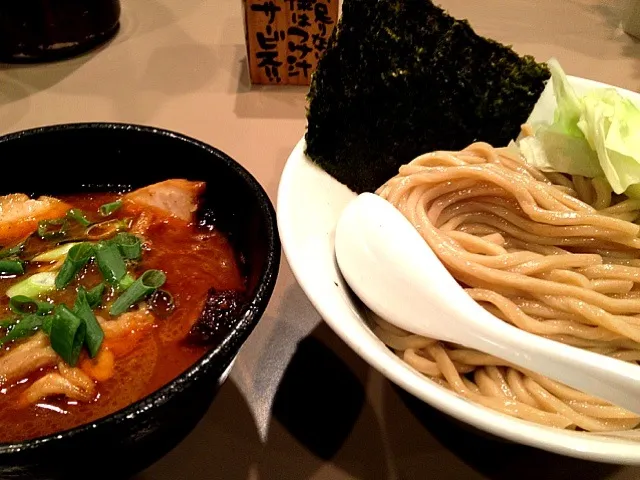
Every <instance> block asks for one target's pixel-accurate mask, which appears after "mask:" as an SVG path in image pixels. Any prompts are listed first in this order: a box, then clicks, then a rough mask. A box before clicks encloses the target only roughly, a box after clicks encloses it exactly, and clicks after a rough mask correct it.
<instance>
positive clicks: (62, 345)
mask: <svg viewBox="0 0 640 480" xmlns="http://www.w3.org/2000/svg"><path fill="white" fill-rule="evenodd" d="M86 331H87V326H86V325H85V322H84V320H83V319H82V318H80V317H78V316H77V315H76V314H75V313H73V312H72V311H71V310H69V309H68V308H67V306H66V305H58V306H56V308H55V310H54V317H53V321H52V323H51V334H50V335H49V338H50V339H51V347H52V348H53V350H54V351H55V352H56V353H57V354H58V355H60V357H62V359H63V360H64V361H65V362H66V363H67V364H68V365H70V366H72V367H75V365H76V363H78V358H79V357H80V351H81V350H82V345H83V344H84V339H85V335H86Z"/></svg>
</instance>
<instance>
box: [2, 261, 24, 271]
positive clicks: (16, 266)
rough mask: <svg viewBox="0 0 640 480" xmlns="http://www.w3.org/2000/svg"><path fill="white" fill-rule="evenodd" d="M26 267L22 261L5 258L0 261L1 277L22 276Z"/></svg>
mask: <svg viewBox="0 0 640 480" xmlns="http://www.w3.org/2000/svg"><path fill="white" fill-rule="evenodd" d="M23 273H24V265H23V264H22V262H21V261H20V260H17V259H11V258H5V259H2V260H0V275H22V274H23Z"/></svg>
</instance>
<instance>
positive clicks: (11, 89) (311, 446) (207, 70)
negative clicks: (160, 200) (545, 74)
mask: <svg viewBox="0 0 640 480" xmlns="http://www.w3.org/2000/svg"><path fill="white" fill-rule="evenodd" d="M624 2H625V0H609V1H604V0H442V2H441V3H442V4H443V5H444V6H445V7H446V8H448V9H449V10H450V12H451V13H453V14H454V15H456V16H459V17H467V18H468V19H469V20H470V21H471V22H472V24H473V25H474V26H475V27H476V29H477V31H478V32H480V33H481V34H485V35H488V36H491V37H493V38H495V39H498V40H500V41H503V42H505V43H509V44H512V45H513V46H514V47H515V48H516V50H517V51H519V52H521V53H530V54H533V55H535V56H536V57H537V58H538V59H540V60H546V59H547V58H549V57H550V56H556V57H557V58H559V59H560V61H561V62H562V64H563V66H564V67H565V69H566V70H567V71H568V72H569V73H571V74H573V75H578V76H585V77H589V78H593V79H596V80H600V81H603V82H608V83H613V84H617V85H620V86H622V87H625V88H628V89H634V90H638V89H639V88H640V42H638V41H634V40H632V39H631V38H629V37H628V36H626V35H625V34H624V33H623V32H621V30H620V28H619V18H620V10H621V6H622V5H623V4H624ZM123 4H124V5H123V16H122V30H121V32H120V33H119V35H118V36H117V38H116V39H115V40H114V41H113V42H112V43H111V44H109V45H108V46H107V47H106V48H103V49H101V50H99V51H97V52H93V53H91V54H88V55H85V56H83V57H80V58H76V59H73V60H69V61H65V62H60V63H55V64H48V65H39V66H8V65H0V133H7V132H11V131H15V130H20V129H23V128H28V127H35V126H39V125H47V124H54V123H63V122H77V121H122V122H134V123H142V124H151V125H155V126H159V127H164V128H169V129H174V130H177V131H180V132H183V133H186V134H188V135H191V136H194V137H196V138H199V139H201V140H204V141H206V142H208V143H210V144H211V145H214V146H216V147H218V148H220V149H222V150H224V151H226V152H227V153H228V154H230V155H231V156H233V157H235V158H236V159H237V160H238V161H240V162H241V163H242V164H243V165H244V166H246V167H247V168H248V169H249V170H250V171H251V172H252V173H253V174H254V175H255V176H256V177H257V178H258V180H259V181H260V182H262V184H263V185H264V186H265V188H266V189H267V191H268V192H269V194H270V195H271V197H272V199H273V200H274V201H275V199H276V192H277V186H278V180H279V177H280V173H281V171H282V168H283V166H284V163H285V161H286V159H287V156H288V154H289V152H290V150H291V149H292V147H293V146H294V145H295V143H296V142H297V140H298V139H299V138H300V136H301V135H302V134H303V132H304V128H305V120H304V96H305V93H306V90H305V88H298V87H296V88H291V87H288V88H287V87H285V88H283V87H280V88H264V87H263V88H256V87H251V85H250V84H249V82H248V73H247V68H246V64H245V47H244V40H243V29H242V18H241V1H240V0H123ZM2 161H7V159H3V160H2ZM301 387H302V388H301ZM639 448H640V447H639ZM114 460H115V461H117V459H114ZM569 477H570V478H576V479H584V480H590V479H603V478H610V479H638V478H640V468H631V467H617V466H611V465H602V464H592V463H588V462H583V461H577V460H572V459H567V458H562V457H559V456H555V455H551V454H547V453H544V452H540V451H537V450H533V449H528V448H524V447H520V446H515V445H510V444H506V443H502V442H499V441H496V440H493V439H488V438H485V437H483V436H482V435H480V434H478V433H477V432H473V431H470V430H469V429H467V428H466V427H461V426H460V425H458V424H456V423H454V422H452V421H451V420H450V419H449V418H447V417H444V416H443V415H441V414H439V413H438V412H435V411H434V410H432V409H430V408H429V407H427V406H425V405H424V404H420V403H419V402H416V401H415V399H412V398H411V397H409V396H407V395H406V394H402V393H401V392H400V391H399V390H398V389H397V388H395V387H393V386H391V385H390V383H389V382H387V381H386V380H385V379H384V378H382V377H381V376H380V375H379V374H378V373H376V372H374V371H372V370H371V369H370V368H369V367H368V365H366V364H365V363H364V362H363V361H362V360H360V359H359V358H358V357H357V356H356V355H355V354H354V353H353V352H351V351H350V350H349V349H348V348H346V346H345V345H344V344H343V343H342V342H341V341H340V340H339V339H338V338H337V337H336V336H335V335H334V334H333V333H332V332H331V331H330V330H329V329H328V327H326V325H324V324H323V323H322V322H321V320H320V318H319V316H318V314H317V313H316V312H315V311H314V310H313V308H312V307H311V305H310V303H309V302H308V301H307V299H306V298H305V296H304V294H303V293H302V291H301V289H300V288H299V287H298V285H297V284H296V282H295V280H294V279H293V277H292V274H291V272H290V270H289V268H288V266H287V265H286V262H284V261H283V265H282V269H281V273H280V279H279V283H278V286H277V287H276V291H275V294H274V297H273V300H272V302H271V304H270V306H269V308H268V310H267V312H266V315H265V317H264V318H263V320H262V321H261V323H260V324H259V325H258V327H257V328H256V330H255V332H254V334H253V335H252V337H251V338H250V340H249V341H248V343H247V344H246V345H245V347H244V349H243V350H242V352H241V354H240V355H239V357H238V359H237V362H236V364H235V366H234V369H233V371H232V374H231V378H230V380H229V381H228V382H227V383H226V384H225V385H224V386H223V388H222V390H221V391H220V394H219V395H218V397H217V399H216V400H215V402H214V403H213V405H212V406H211V409H210V410H209V412H208V414H207V415H206V417H205V418H204V420H203V421H202V422H201V423H200V424H199V425H198V427H197V428H196V429H195V430H194V432H193V433H192V434H191V435H190V436H189V437H188V438H187V439H186V440H185V441H184V442H183V443H182V444H181V445H180V446H179V447H177V448H176V449H175V450H174V451H172V452H171V453H170V454H169V455H167V456H166V457H165V458H164V459H162V460H161V461H159V462H158V463H156V464H155V465H153V466H152V467H150V468H149V469H148V470H146V471H145V472H143V473H141V474H140V475H139V476H138V477H136V478H137V480H164V479H167V480H168V479H195V480H200V479H230V480H234V479H248V478H251V479H274V480H276V479H294V480H297V479H307V478H309V479H337V480H340V479H347V478H358V479H381V480H383V479H414V478H417V479H420V478H433V479H479V478H491V479H498V478H499V479H511V478H513V479H525V478H526V479H528V478H532V479H533V478H535V479H561V478H562V479H565V478H569Z"/></svg>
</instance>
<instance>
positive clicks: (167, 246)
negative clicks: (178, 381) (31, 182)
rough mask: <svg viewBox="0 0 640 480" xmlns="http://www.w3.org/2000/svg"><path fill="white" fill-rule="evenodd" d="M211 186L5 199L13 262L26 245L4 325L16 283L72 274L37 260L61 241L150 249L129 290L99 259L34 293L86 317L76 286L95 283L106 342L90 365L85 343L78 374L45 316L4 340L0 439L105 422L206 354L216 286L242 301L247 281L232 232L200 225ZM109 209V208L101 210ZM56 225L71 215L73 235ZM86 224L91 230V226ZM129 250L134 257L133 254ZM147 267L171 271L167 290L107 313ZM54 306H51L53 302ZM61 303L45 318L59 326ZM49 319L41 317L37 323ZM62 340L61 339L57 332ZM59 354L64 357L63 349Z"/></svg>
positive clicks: (1, 312) (2, 236)
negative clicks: (208, 313) (203, 325)
mask: <svg viewBox="0 0 640 480" xmlns="http://www.w3.org/2000/svg"><path fill="white" fill-rule="evenodd" d="M204 187H205V186H204V184H200V183H195V182H187V181H185V180H168V181H166V182H161V183H159V184H155V185H151V186H149V187H145V188H143V189H140V190H137V191H134V192H132V193H130V194H125V195H122V194H114V193H99V194H93V193H92V194H82V195H73V196H67V197H58V198H57V199H47V198H40V199H37V200H36V201H35V202H34V201H33V200H28V199H27V198H26V196H22V195H15V196H7V197H0V207H2V208H1V209H0V244H2V245H3V246H4V247H5V248H4V250H2V252H4V255H5V258H8V259H9V261H11V260H12V259H15V258H16V255H10V256H7V255H6V253H7V251H8V250H7V247H11V246H14V245H17V244H20V243H21V242H22V241H23V240H24V239H25V238H28V241H27V242H26V244H24V246H23V248H22V251H21V252H19V253H18V255H19V257H20V258H19V260H21V261H22V262H23V268H24V273H23V274H19V275H3V276H2V278H0V320H5V319H9V321H8V322H6V323H10V321H11V319H12V318H15V316H16V313H15V310H12V308H11V306H10V298H9V296H8V293H11V294H12V295H14V293H15V292H13V290H11V289H12V288H13V289H14V290H15V289H16V287H15V286H16V285H17V284H20V282H24V281H25V279H28V278H30V276H31V275H33V274H34V273H38V272H51V274H55V275H56V276H57V275H59V274H60V271H61V270H62V269H63V268H65V267H64V266H63V264H64V262H65V261H66V259H65V258H64V257H63V258H57V259H55V260H49V261H44V262H36V261H35V260H34V259H33V257H34V255H36V254H40V253H42V252H46V251H51V250H52V249H54V248H56V247H57V246H58V245H64V241H65V238H66V240H69V238H70V237H74V236H77V237H79V238H78V239H76V240H77V243H87V244H90V245H93V246H94V250H95V248H97V247H95V246H96V245H97V244H98V243H100V241H102V242H106V243H109V242H112V243H113V242H114V241H115V240H114V239H115V235H116V234H117V233H118V232H120V233H121V234H122V233H124V234H126V235H128V237H127V238H128V239H132V238H134V239H136V238H137V239H139V241H140V246H141V247H142V248H141V256H140V258H139V259H137V260H136V261H129V260H127V259H126V258H125V260H126V265H127V274H126V275H127V277H126V278H123V279H121V281H120V283H118V282H115V283H114V282H112V283H110V282H109V281H106V277H105V273H104V272H103V270H102V265H101V264H100V263H99V262H98V259H97V256H93V257H91V258H90V259H89V260H88V261H87V262H86V264H84V266H82V268H81V269H80V270H79V271H78V272H77V273H76V274H75V275H74V276H73V278H72V279H71V280H70V282H69V283H68V285H67V286H66V287H65V288H61V289H56V288H55V287H54V288H50V287H49V288H48V290H47V291H44V292H42V293H41V294H40V295H38V296H37V297H33V298H34V299H35V300H37V301H39V302H47V303H48V304H53V305H61V304H63V305H66V306H67V307H68V308H69V310H71V312H72V313H77V311H76V310H74V308H73V307H74V305H76V303H75V302H76V301H77V299H78V296H79V294H78V293H77V292H78V288H79V287H80V286H83V287H85V290H86V291H89V292H90V291H91V290H90V289H91V287H95V286H97V285H100V284H103V285H105V286H106V288H105V289H104V293H103V295H102V298H101V304H100V306H97V307H95V308H93V314H94V315H95V318H96V320H97V321H98V325H100V327H101V329H102V331H103V336H104V338H103V340H102V342H101V344H100V347H99V349H98V350H97V352H95V355H94V358H93V359H92V358H90V352H89V349H88V347H87V344H88V342H87V341H85V345H84V346H83V348H82V350H81V352H80V354H79V357H78V358H77V361H76V363H75V366H73V367H72V366H71V365H69V364H68V362H64V361H63V360H62V359H61V355H59V354H58V353H57V352H55V351H54V350H53V349H52V346H50V343H51V344H53V343H54V332H53V330H54V328H55V327H53V326H49V328H50V329H51V332H50V333H49V334H47V333H46V330H47V327H46V320H45V322H44V324H45V325H44V326H41V327H40V328H37V327H36V328H34V329H33V330H30V331H29V332H28V336H27V337H24V338H19V339H17V340H14V341H5V343H4V344H3V346H2V351H1V352H0V425H2V428H1V429H0V442H16V441H22V440H26V439H30V438H36V437H41V436H44V435H48V434H51V433H55V432H58V431H62V430H66V429H69V428H72V427H75V426H78V425H81V424H84V423H87V422H90V421H93V420H96V419H98V418H100V417H103V416H106V415H108V414H110V413H112V412H115V411H117V410H119V409H121V408H123V407H126V406H127V405H129V404H131V403H133V402H135V401H137V400H139V399H141V398H143V397H144V396H145V395H147V394H149V393H151V392H153V391H154V390H156V389H158V388H159V387H161V386H162V385H164V384H166V383H167V382H169V381H171V380H172V379H174V378H175V377H176V376H178V375H179V374H180V373H182V372H183V371H185V370H186V369H187V368H188V367H189V366H190V365H192V364H193V363H194V362H195V361H196V360H197V359H198V358H199V357H200V356H201V355H202V354H203V353H204V352H205V350H206V349H207V345H206V342H197V341H196V342H193V341H189V337H190V333H191V332H192V331H193V330H192V327H193V326H194V323H195V322H196V321H197V320H198V317H199V314H200V312H201V311H202V308H203V305H204V304H205V302H206V299H207V296H208V294H209V291H210V289H215V291H222V292H232V293H236V292H237V293H238V294H239V295H241V294H242V292H243V291H244V279H243V278H242V275H241V273H240V269H239V265H238V262H237V260H236V255H235V253H234V251H233V249H232V247H231V245H230V243H229V242H228V240H227V239H226V238H225V236H224V235H222V234H221V233H220V232H218V231H216V230H215V229H213V228H211V227H204V226H198V225H197V224H196V223H195V222H194V211H195V209H196V208H197V197H198V195H199V194H200V193H201V192H202V190H203V189H204ZM38 201H40V202H42V203H37V202H38ZM24 202H34V203H33V205H26V204H25V203H24ZM101 206H107V209H106V210H105V209H104V208H103V212H102V214H100V213H99V211H100V207H101ZM109 206H110V207H109ZM110 209H111V210H113V211H112V212H110V211H109V210H110ZM69 210H71V212H70V213H69ZM5 212H12V213H10V214H9V215H5ZM103 214H105V215H103ZM78 217H80V219H79V220H78ZM82 217H84V218H85V219H86V220H87V221H83V220H82ZM55 218H65V219H66V221H65V222H64V223H65V228H66V233H65V232H63V233H62V234H60V233H59V232H57V231H56V230H55V229H57V228H58V227H59V226H58V225H56V222H53V224H49V225H48V224H47V221H48V220H51V219H55ZM88 222H90V223H91V224H92V225H89V226H87V225H86V224H87V223H88ZM58 223H61V222H58ZM96 223H99V225H95V224H96ZM16 225H17V227H16ZM38 225H40V227H45V228H42V229H41V230H46V227H47V226H49V227H52V228H53V230H52V233H53V235H49V238H48V239H43V238H41V236H40V235H39V233H44V234H45V237H46V236H47V232H46V231H38V230H36V229H37V227H38ZM87 229H89V232H90V235H89V237H87V236H86V235H87V234H86V232H87ZM49 233H51V232H49ZM123 238H124V239H125V240H127V238H125V237H123ZM121 252H123V253H124V256H125V257H126V250H122V249H121ZM9 253H12V252H9ZM80 253H82V252H80ZM0 255H2V253H0ZM67 256H69V254H67ZM36 258H38V257H37V255H36ZM24 259H31V260H27V261H24ZM2 260H3V259H1V258H0V266H1V265H2ZM148 271H160V272H163V273H164V275H165V281H164V283H163V284H162V285H161V287H160V288H161V290H160V289H158V290H156V291H155V292H153V293H151V294H149V293H147V295H146V296H143V297H142V298H141V299H140V300H139V301H138V302H136V303H135V304H134V305H132V306H131V307H130V308H128V309H125V310H126V311H125V312H124V313H121V314H120V315H110V314H109V312H110V308H111V307H113V305H114V304H115V302H116V300H117V299H118V298H119V297H120V296H122V295H124V292H126V291H128V290H132V289H134V286H131V285H130V284H131V282H132V281H133V280H134V279H138V280H139V279H140V278H141V277H142V274H143V273H144V272H148ZM127 279H128V280H127ZM114 285H115V286H114ZM165 292H168V294H169V295H167V294H166V293H165ZM20 293H22V292H21V291H20ZM27 293H29V292H27ZM31 293H33V292H31ZM32 296H33V295H32ZM14 298H15V295H14ZM18 298H19V299H23V300H24V297H18ZM34 305H36V304H33V305H31V304H30V305H27V307H30V308H31V310H26V312H25V313H24V314H23V317H22V318H24V317H25V316H29V315H31V318H33V313H32V312H33V309H34ZM41 305H42V304H41ZM13 306H14V307H15V306H16V305H13ZM18 306H19V305H18ZM47 308H50V307H46V305H45V310H46V309H47ZM59 308H60V307H56V309H54V310H53V311H52V312H49V313H47V314H46V315H44V316H42V318H46V319H48V320H50V321H51V322H57V321H58V318H57V317H56V315H58V316H59V315H61V314H64V313H66V312H60V311H59V310H58V309H59ZM85 313H86V312H85ZM63 316H64V315H63ZM76 317H79V315H76ZM40 321H41V319H36V323H39V322H40ZM2 325H3V326H4V324H2ZM14 328H15V327H14ZM35 330H37V331H35ZM10 331H11V327H10V326H9V327H8V328H2V329H1V330H0V339H1V338H2V337H3V336H5V335H7V332H10ZM34 332H35V333H34ZM48 335H50V336H51V337H50V336H48ZM86 337H87V338H88V333H87V336H86ZM55 339H57V341H58V342H60V339H59V335H58V337H55ZM62 343H64V342H62ZM57 347H58V350H60V348H61V347H60V345H57ZM27 348H31V351H26V349H27ZM20 349H22V350H24V354H23V355H22V356H21V357H19V358H17V359H12V358H11V357H10V355H11V354H12V353H13V354H14V356H15V354H16V352H17V351H20ZM63 353H64V352H63ZM66 355H69V353H67V354H66ZM63 356H64V355H63ZM34 367H35V368H34ZM7 372H10V374H9V376H7ZM8 377H9V378H8ZM63 392H67V393H63Z"/></svg>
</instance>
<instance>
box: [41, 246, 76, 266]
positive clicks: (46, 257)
mask: <svg viewBox="0 0 640 480" xmlns="http://www.w3.org/2000/svg"><path fill="white" fill-rule="evenodd" d="M78 243H79V242H71V243H65V244H64V245H60V246H59V247H56V248H54V249H51V250H47V251H46V252H43V253H40V254H39V255H36V256H35V257H33V258H32V259H31V261H32V262H55V261H56V260H60V259H61V258H64V257H66V255H67V253H69V250H71V249H72V248H73V246H74V245H78Z"/></svg>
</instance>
